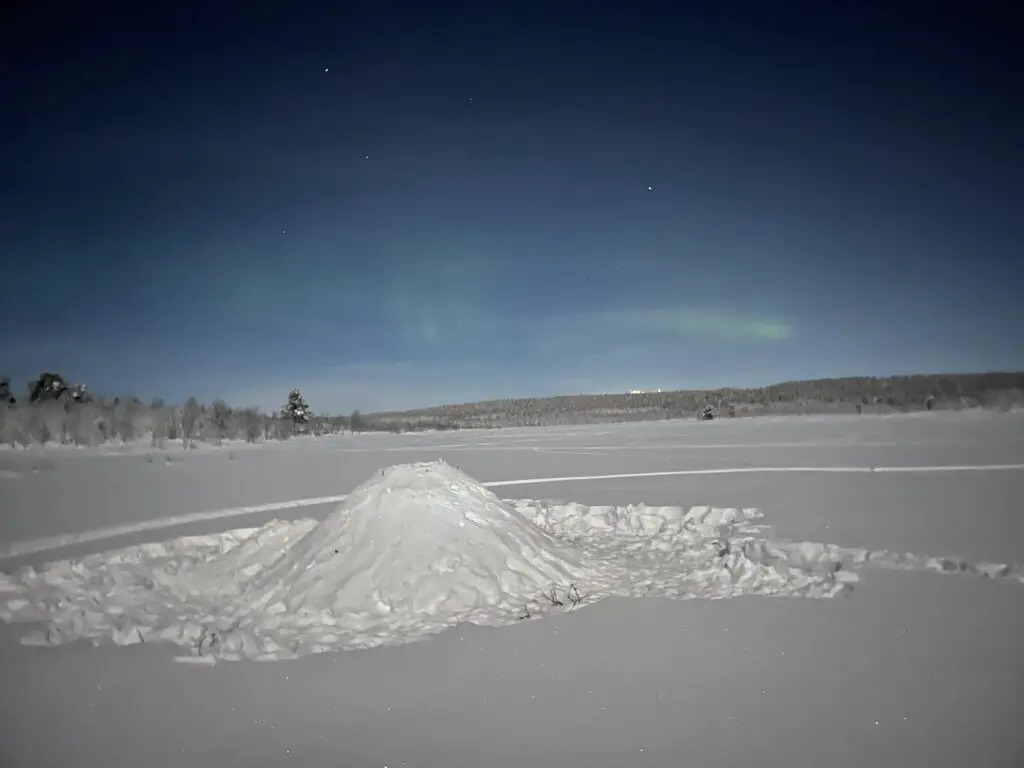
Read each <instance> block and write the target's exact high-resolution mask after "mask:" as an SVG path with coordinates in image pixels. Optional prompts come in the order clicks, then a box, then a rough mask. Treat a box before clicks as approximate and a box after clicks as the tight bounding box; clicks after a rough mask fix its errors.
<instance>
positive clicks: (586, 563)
mask: <svg viewBox="0 0 1024 768" xmlns="http://www.w3.org/2000/svg"><path fill="white" fill-rule="evenodd" d="M762 518H763V515H762V513H761V512H760V511H759V510H758V509H754V508H746V509H740V508H731V507H713V506H695V507H691V508H690V509H689V510H684V509H683V508H682V507H680V506H650V507H649V506H645V505H643V504H629V505H626V506H586V505H582V504H576V503H564V504H560V503H554V502H550V501H543V500H524V499H520V500H515V501H502V500H501V499H499V498H498V497H497V496H495V495H494V494H493V493H492V492H491V491H490V490H488V489H487V488H485V487H484V486H483V485H481V484H480V483H479V482H477V481H476V480H474V479H473V478H471V477H469V476H468V475H467V474H465V473H463V472H461V471H459V470H458V469H456V468H454V467H452V466H451V465H449V464H447V463H445V462H444V461H434V462H421V463H414V464H404V465H398V466H393V467H390V468H388V469H385V470H383V471H380V472H378V473H375V474H374V476H373V477H371V478H370V479H369V480H367V481H366V482H364V483H363V484H362V485H361V486H359V487H358V488H356V489H355V490H354V491H352V492H351V493H350V494H349V495H348V496H347V498H346V499H345V500H344V501H343V502H342V503H341V504H340V505H339V506H338V507H337V508H336V509H335V510H334V511H333V512H332V513H330V514H329V515H327V517H326V518H325V519H323V520H322V521H320V522H317V521H316V520H312V519H303V520H297V521H283V520H274V521H272V522H269V523H267V524H265V525H263V526H261V527H258V528H242V529H236V530H232V531H228V532H226V533H219V534H212V535H206V536H188V537H179V538H176V539H173V540H170V541H166V542H162V543H148V544H142V545H139V546H133V547H127V548H122V549H118V550H114V551H111V552H106V553H99V554H93V555H89V556H86V557H84V558H82V559H78V560H64V561H59V562H53V563H49V564H46V565H43V566H40V567H31V566H26V567H24V568H22V569H20V570H18V571H17V572H15V573H14V574H13V575H10V576H6V575H0V618H2V619H4V620H5V621H8V622H44V623H45V626H44V627H43V628H42V629H39V630H35V631H33V632H31V633H29V634H28V635H26V636H25V637H24V638H23V641H22V642H23V643H25V644H30V645H58V644H63V643H67V642H71V641H75V640H80V639H87V640H91V641H93V642H95V643H99V642H104V641H107V642H110V641H112V642H114V643H116V644H119V645H131V644H137V643H147V642H171V643H176V644H178V645H180V646H184V647H186V648H188V649H189V651H190V654H191V657H186V658H189V659H191V658H192V657H203V658H206V659H210V660H211V661H212V660H215V659H224V660H237V659H255V660H271V659H283V658H294V657H298V656H303V655H307V654H312V653H320V652H324V651H338V650H349V649H355V648H369V647H374V646H382V645H397V644H402V643H406V642H410V641H413V640H419V639H422V638H425V637H427V636H429V635H433V634H436V633H438V632H440V631H442V630H444V629H446V628H448V627H453V626H457V625H459V624H462V623H466V622H469V623H472V624H477V625H495V626H500V625H505V624H510V623H514V622H516V621H518V620H521V619H524V618H536V617H541V616H545V615H548V614H550V613H552V612H556V611H562V610H571V609H573V608H576V607H580V606H586V605H591V604H594V603H596V602H597V601H599V600H601V599H603V598H606V597H611V596H633V597H668V598H712V599H713V598H728V597H737V596H740V595H754V594H756V595H774V596H802V597H811V598H830V597H834V596H836V595H838V594H841V593H844V592H846V591H847V590H849V589H850V588H851V586H852V584H853V583H854V582H856V581H857V578H858V577H857V574H856V570H857V569H860V568H864V567H881V568H887V569H893V570H934V571H941V572H956V573H971V574H979V575H983V576H988V577H992V578H1005V579H1010V580H1013V581H1016V582H1020V583H1024V576H1022V572H1021V570H1020V569H1019V568H1017V567H1016V566H1014V565H1002V564H990V563H978V564H973V563H969V562H967V561H965V560H963V559H961V558H935V557H922V556H916V555H903V554H895V553H890V552H887V551H884V550H867V549H857V548H848V547H838V546H835V545H831V544H826V543H817V542H789V541H785V540H781V539H778V538H776V537H775V536H774V534H773V532H772V531H771V529H770V528H769V527H767V526H766V525H764V523H763V520H762Z"/></svg>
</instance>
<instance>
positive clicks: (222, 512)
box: [0, 464, 1024, 561]
mask: <svg viewBox="0 0 1024 768" xmlns="http://www.w3.org/2000/svg"><path fill="white" fill-rule="evenodd" d="M1019 470H1024V464H950V465H939V466H890V467H871V466H868V467H723V468H717V469H670V470H662V471H656V472H623V473H614V474H604V475H575V476H565V477H530V478H522V479H518V480H491V481H488V482H483V483H480V485H481V486H483V487H484V488H504V487H511V486H516V485H541V484H544V483H569V482H590V481H599V480H627V479H640V478H645V477H686V476H696V475H735V474H775V473H834V474H870V473H888V474H904V473H922V474H927V473H937V472H1006V471H1019ZM346 497H347V494H339V495H337V496H317V497H312V498H307V499H294V500H292V501H277V502H270V503H266V504H254V505H245V506H238V507H228V508H225V509H216V510H210V511H205V512H192V513H188V514H182V515H174V516H171V517H160V518H155V519H153V520H144V521H140V522H137V523H126V524H124V525H116V526H107V527H103V528H94V529H91V530H87V531H80V532H77V533H68V534H62V535H58V536H48V537H46V538H40V539H32V540H28V541H21V542H14V543H11V544H6V545H0V561H2V560H8V559H10V558H13V557H22V556H25V555H34V554H38V553H40V552H47V551H50V550H54V549H62V548H64V547H70V546H75V545H78V544H88V543H91V542H96V541H104V540H106V539H112V538H116V537H118V536H127V535H131V534H135V533H144V532H146V531H155V530H160V529H162V528H171V527H174V526H178V525H187V524H189V523H199V522H208V521H211V520H223V519H226V518H231V517H244V516H248V515H256V514H261V513H264V512H278V511H283V510H287V509H299V508H302V507H315V506H319V505H321V504H338V503H340V502H343V501H344V500H345V499H346Z"/></svg>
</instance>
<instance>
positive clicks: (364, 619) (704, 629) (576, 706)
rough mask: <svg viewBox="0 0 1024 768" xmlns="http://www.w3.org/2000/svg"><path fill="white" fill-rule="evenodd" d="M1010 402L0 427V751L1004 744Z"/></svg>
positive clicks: (151, 758)
mask: <svg viewBox="0 0 1024 768" xmlns="http://www.w3.org/2000/svg"><path fill="white" fill-rule="evenodd" d="M1022 427H1024V419H1022V418H1021V417H1020V416H1019V415H1017V414H1006V415H994V414H977V413H973V414H932V415H928V416H927V417H922V416H913V417H910V416H908V417H887V418H876V417H870V418H861V419H842V418H836V419H802V418H790V419H778V420H775V419H772V420H765V419H759V420H744V421H737V422H721V423H711V424H697V423H694V422H669V423H664V424H655V425H650V424H648V425H611V426H595V427H592V428H586V429H562V430H509V431H507V432H488V433H475V434H474V433H463V434H458V435H440V434H439V435H417V436H401V437H395V436H383V435H382V436H356V437H344V438H336V439H332V440H319V441H313V440H308V441H305V440H296V441H293V442H291V443H289V444H287V445H284V446H259V447H254V448H247V449H245V450H235V449H231V452H232V454H233V455H232V456H231V457H229V456H228V455H227V453H228V451H227V450H226V449H225V450H222V451H214V450H211V451H207V452H204V453H202V454H188V455H186V456H184V457H181V458H180V459H179V457H178V455H176V454H175V455H174V461H173V462H172V463H171V464H168V463H166V462H163V463H161V462H159V461H150V460H148V457H146V456H139V455H127V456H112V455H90V454H88V453H80V452H74V453H71V452H66V453H64V454H61V453H60V451H52V452H46V451H40V452H36V453H32V452H25V453H24V454H19V453H18V452H10V454H8V455H5V456H4V457H3V458H2V459H0V466H2V467H3V468H4V470H5V471H7V472H8V475H6V476H2V477H0V541H2V542H3V543H0V550H2V551H6V552H8V553H17V552H19V551H21V552H25V553H28V554H26V555H24V556H21V557H16V558H8V559H7V560H0V571H2V573H0V618H3V619H5V620H6V622H9V623H10V624H11V625H10V626H4V625H3V624H0V679H2V680H3V685H4V693H5V695H4V696H3V697H0V765H4V766H7V765H11V766H18V765H32V766H45V765H70V764H75V765H78V764H81V765H85V764H88V765H104V766H107V765H125V766H138V765H147V766H163V765H184V764H190V765H219V766H220V765H240V766H241V765H244V766H254V765H260V766H262V765H266V766H278V765H290V764H295V765H345V766H357V767H361V766H401V765H405V766H438V768H441V767H442V766H444V767H445V768H463V766H467V767H468V766H478V765H487V766H518V765H559V766H588V768H595V767H596V768H619V767H621V766H623V765H630V766H663V765H679V764H693V765H700V766H735V765H746V764H751V763H754V762H756V763H757V764H766V765H794V766H801V765H808V766H817V765H823V764H828V765H830V766H862V765H865V764H895V763H898V764H900V765H903V766H917V765H920V766H926V765H927V766H935V765H951V766H952V765H965V764H970V765H984V766H1017V765H1022V764H1024V741H1022V739H1021V737H1020V735H1019V727H1017V724H1018V723H1019V722H1020V720H1021V718H1022V717H1024V707H1022V705H1021V702H1022V701H1024V656H1022V654H1021V653H1020V648H1022V647H1024V610H1022V609H1024V589H1022V587H1024V574H1022V571H1021V569H1020V568H1019V567H1018V566H1017V565H1015V563H1018V562H1020V561H1021V559H1022V557H1021V553H1024V515H1022V514H1021V511H1022V508H1021V505H1020V499H1021V498H1022V497H1024V472H1021V471H1019V470H1016V469H1013V467H1014V466H1016V465H1018V464H1020V463H1022V462H1024V429H1022ZM170 455H171V454H168V456H170ZM438 456H441V457H443V459H444V460H443V461H442V460H438V458H437V457H438ZM4 461H7V462H8V463H7V464H4V463H3V462H4ZM33 462H35V463H36V468H35V469H33V468H32V466H31V464H32V463H33ZM996 465H997V466H999V467H1002V469H995V468H992V467H994V466H996ZM944 467H947V468H959V469H953V470H951V471H947V470H946V469H944ZM986 467H988V468H986ZM759 468H763V469H765V470H766V471H763V472H762V471H760V469H759ZM787 468H790V469H793V470H796V471H792V472H789V471H779V470H785V469H787ZM816 468H817V469H829V468H831V469H832V470H840V471H828V472H824V471H811V470H815V469H816ZM872 468H874V469H875V470H876V471H874V472H872V471H870V470H871V469H872ZM922 468H926V469H927V471H923V472H922V471H917V470H920V469H922ZM965 468H966V469H965ZM887 469H895V470H898V471H887ZM908 469H909V470H914V471H909V472H908V471H904V470H908ZM733 470H743V471H741V472H735V473H734V472H733ZM767 470H771V471H767ZM676 471H686V472H690V471H695V472H698V474H690V475H680V476H673V475H671V474H663V475H661V476H650V475H648V476H646V477H630V476H629V475H631V474H638V473H644V472H647V473H650V472H676ZM356 473H358V477H355V475H356ZM601 475H604V476H612V477H605V478H604V479H600V478H599V477H597V476H601ZM581 477H589V478H590V479H579V478H581ZM573 478H576V479H573ZM246 479H250V480H251V482H249V483H246V482H245V480H246ZM359 481H362V484H361V485H359V486H356V483H357V482H359ZM485 484H486V485H485ZM488 485H489V486H490V487H486V486H488ZM104 489H105V490H104ZM492 489H493V490H492ZM76 490H77V493H75V491H76ZM496 492H497V493H498V494H500V495H501V496H502V497H505V498H499V496H498V495H496ZM525 492H528V497H527V496H526V495H525ZM259 496H262V499H261V498H259ZM268 497H270V500H271V501H276V502H277V503H271V504H267V503H266V502H267V500H268ZM342 497H343V498H342ZM302 499H309V500H310V501H309V502H308V503H305V504H303V505H294V504H292V506H289V504H291V503H292V502H294V501H295V500H302ZM323 499H334V500H333V501H323ZM76 500H77V505H76ZM104 501H105V502H106V503H104ZM261 501H262V503H263V506H258V505H259V504H260V503H261ZM233 505H255V506H250V507H249V508H248V510H245V509H239V508H238V507H237V506H233ZM203 510H207V511H208V512H205V513H204V512H203ZM218 510H219V511H220V512H224V511H225V510H226V511H227V512H228V513H230V514H223V515H220V514H219V513H218ZM195 513H202V514H195ZM211 513H218V514H211ZM204 515H205V516H204ZM282 515H283V519H282V518H281V516H282ZM166 516H173V517H171V518H170V519H166V520H161V519H160V518H164V517H166ZM236 517H237V518H238V519H237V520H233V518H236ZM239 523H242V524H244V525H245V527H241V528H234V529H231V530H224V529H225V528H227V527H228V525H231V524H234V525H238V524H239ZM110 525H114V526H118V527H117V528H116V529H115V530H114V531H113V533H111V531H110V530H108V531H107V532H106V533H104V532H103V531H99V532H98V533H97V529H99V528H103V527H104V526H110ZM76 531H77V534H76V533H75V532H76ZM90 532H91V533H93V534H95V538H99V536H100V535H102V536H105V537H107V538H104V539H103V540H90V537H89V536H88V535H87V534H90ZM114 534H117V535H114ZM76 536H77V538H76ZM47 537H50V538H47ZM28 540H32V541H29V543H32V542H33V541H34V542H35V545H36V546H33V547H27V548H26V547H22V548H21V549H20V550H19V546H18V545H19V542H22V543H24V542H26V541H28ZM75 542H77V543H75ZM65 544H72V545H73V546H64V545H65ZM43 545H45V546H43ZM41 550H45V551H41ZM906 552H913V553H918V554H905V553H906ZM32 553H34V554H32ZM936 573H940V574H941V573H945V574H954V576H952V577H943V576H937V575H936ZM840 596H841V597H845V598H847V599H828V598H836V597H840ZM769 597H791V598H804V599H768V598H769ZM639 598H643V599H639ZM721 598H738V599H721ZM75 640H88V641H92V642H86V643H82V642H72V641H75ZM25 643H28V644H29V645H30V646H33V645H45V646H60V647H46V648H40V647H26V645H25ZM118 646H131V647H118ZM176 646H177V647H176ZM296 657H302V658H296ZM172 659H181V660H185V661H191V662H198V663H201V664H211V665H213V666H212V667H209V668H206V669H204V670H202V671H200V670H196V669H194V668H191V667H188V666H185V667H183V666H181V665H179V664H174V663H172ZM228 660H240V661H239V663H230V664H224V663H216V662H218V661H228ZM248 660H277V661H275V662H274V663H251V662H249V661H248Z"/></svg>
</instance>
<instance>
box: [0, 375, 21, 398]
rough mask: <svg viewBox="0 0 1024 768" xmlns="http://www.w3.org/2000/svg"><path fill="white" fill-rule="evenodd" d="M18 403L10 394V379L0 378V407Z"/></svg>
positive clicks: (7, 377)
mask: <svg viewBox="0 0 1024 768" xmlns="http://www.w3.org/2000/svg"><path fill="white" fill-rule="evenodd" d="M17 402H18V401H17V400H16V399H15V397H14V394H13V393H12V392H11V377H10V376H3V377H0V405H3V404H7V405H15V404H16V403H17Z"/></svg>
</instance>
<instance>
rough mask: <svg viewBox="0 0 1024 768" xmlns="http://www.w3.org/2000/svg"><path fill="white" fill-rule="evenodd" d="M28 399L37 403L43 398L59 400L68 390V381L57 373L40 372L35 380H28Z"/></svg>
mask: <svg viewBox="0 0 1024 768" xmlns="http://www.w3.org/2000/svg"><path fill="white" fill-rule="evenodd" d="M28 391H29V395H28V399H29V401H30V402H33V403H38V402H40V401H43V400H59V399H60V398H61V397H63V396H64V395H65V393H67V391H68V383H67V382H66V381H65V380H64V377H63V376H61V375H60V374H59V373H41V374H39V378H38V379H36V380H35V381H32V382H29V385H28Z"/></svg>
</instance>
